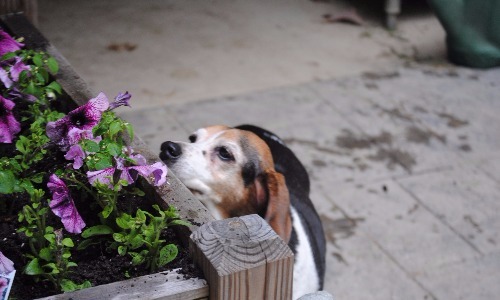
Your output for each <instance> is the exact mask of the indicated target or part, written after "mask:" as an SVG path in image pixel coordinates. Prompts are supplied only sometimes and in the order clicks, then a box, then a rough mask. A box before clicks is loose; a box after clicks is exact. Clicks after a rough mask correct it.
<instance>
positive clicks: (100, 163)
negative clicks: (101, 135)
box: [95, 154, 113, 170]
mask: <svg viewBox="0 0 500 300" xmlns="http://www.w3.org/2000/svg"><path fill="white" fill-rule="evenodd" d="M111 158H112V156H109V155H104V154H99V155H96V159H97V161H96V163H95V168H96V169H97V170H103V169H106V168H110V167H112V166H113V163H112V160H111Z"/></svg>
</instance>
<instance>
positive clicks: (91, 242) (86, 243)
mask: <svg viewBox="0 0 500 300" xmlns="http://www.w3.org/2000/svg"><path fill="white" fill-rule="evenodd" d="M97 244H99V241H96V240H93V239H88V240H83V241H82V242H80V243H79V244H78V247H76V250H78V251H80V250H84V249H87V247H89V246H91V245H97Z"/></svg>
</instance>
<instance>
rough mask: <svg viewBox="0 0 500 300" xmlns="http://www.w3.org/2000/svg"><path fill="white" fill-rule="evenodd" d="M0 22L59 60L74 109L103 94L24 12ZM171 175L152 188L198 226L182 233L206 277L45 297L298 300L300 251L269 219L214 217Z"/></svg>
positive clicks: (152, 278)
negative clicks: (295, 282)
mask: <svg viewBox="0 0 500 300" xmlns="http://www.w3.org/2000/svg"><path fill="white" fill-rule="evenodd" d="M0 22H1V26H2V27H3V28H5V29H7V30H8V31H10V33H12V34H13V35H14V36H16V37H24V38H25V41H24V43H25V45H26V48H30V49H35V50H42V51H45V52H47V53H49V54H50V55H52V56H53V57H54V58H55V59H56V60H57V61H58V63H59V72H58V74H57V76H56V77H55V79H56V80H57V82H58V83H59V84H60V85H61V87H62V88H63V90H64V92H65V93H66V94H67V95H68V97H69V98H70V99H71V100H72V101H73V102H74V103H72V104H69V105H68V107H73V108H74V107H76V106H79V105H82V104H85V103H86V102H87V101H88V100H89V99H91V98H93V97H94V96H95V95H96V93H93V92H92V91H90V90H89V88H88V86H87V85H86V83H85V82H84V81H83V80H82V78H80V77H79V76H78V74H77V73H76V72H75V71H74V70H73V69H72V67H71V66H70V64H69V63H68V62H67V60H66V59H65V58H64V57H63V56H62V55H61V54H60V53H59V52H58V51H57V49H56V48H55V47H54V46H53V45H52V44H51V43H50V42H49V41H47V40H46V39H45V38H44V37H43V36H42V35H41V33H40V32H39V31H38V30H37V29H36V28H34V27H33V25H32V24H31V23H30V22H29V21H28V20H27V19H26V18H25V17H24V16H23V15H22V14H10V15H3V16H0ZM130 145H131V146H132V148H134V150H135V151H136V152H137V153H140V154H142V155H143V156H144V157H145V158H146V159H147V161H148V163H154V162H157V161H159V160H160V159H159V158H158V156H157V154H156V152H152V151H150V150H149V149H148V148H147V146H146V144H145V143H144V142H143V141H142V140H141V139H140V138H139V137H135V139H134V141H133V142H131V144H130ZM167 180H168V183H169V184H166V185H163V186H161V187H155V186H154V185H152V184H151V182H150V181H148V182H146V184H144V186H145V187H144V189H145V192H146V194H147V195H148V196H149V197H154V198H155V199H156V200H157V202H158V204H159V205H160V206H162V207H163V208H166V207H167V206H170V205H173V206H175V207H176V208H177V209H178V211H179V214H180V217H181V218H182V219H185V220H189V221H190V222H191V223H192V224H193V225H192V226H190V227H189V228H188V227H181V226H179V227H178V232H177V234H178V237H179V239H180V240H181V243H183V244H184V246H189V248H190V251H191V253H192V255H193V259H194V261H195V262H196V263H197V265H198V266H199V267H200V268H201V270H202V271H203V274H204V276H205V279H202V278H191V279H183V278H182V277H183V276H179V275H178V274H177V273H176V272H175V270H172V271H170V272H162V273H156V274H152V275H146V276H142V277H137V278H133V279H129V280H125V281H121V282H115V283H110V284H106V285H100V286H96V287H91V288H88V289H84V290H80V291H76V292H72V293H64V294H59V295H55V296H51V297H47V298H43V299H73V300H77V299H204V298H210V299H291V296H292V295H291V293H292V273H293V253H292V252H291V250H290V249H289V248H288V246H287V245H286V244H285V243H284V242H283V241H282V240H281V239H280V238H279V237H278V236H277V235H276V233H275V232H274V231H273V230H272V229H271V228H270V226H269V225H268V224H267V223H266V222H265V221H264V220H263V219H262V218H260V217H259V216H257V215H251V216H245V217H242V218H234V219H227V220H222V221H214V219H213V217H212V216H211V215H210V213H209V212H208V211H207V210H206V208H205V207H204V206H203V205H202V204H201V203H200V202H199V201H198V200H196V199H195V198H194V197H193V195H192V194H191V193H190V192H189V190H188V189H187V188H186V187H185V186H184V185H183V184H182V183H181V182H180V181H179V180H178V179H177V178H176V177H175V176H174V175H173V174H172V173H171V172H169V173H168V178H167ZM209 287H210V288H209Z"/></svg>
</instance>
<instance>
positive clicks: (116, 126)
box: [109, 120, 122, 136]
mask: <svg viewBox="0 0 500 300" xmlns="http://www.w3.org/2000/svg"><path fill="white" fill-rule="evenodd" d="M121 127H122V126H121V122H120V121H119V120H115V121H113V122H112V123H111V124H110V125H109V134H110V135H111V136H115V135H116V134H117V133H118V132H120V131H121Z"/></svg>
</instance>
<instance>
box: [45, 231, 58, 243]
mask: <svg viewBox="0 0 500 300" xmlns="http://www.w3.org/2000/svg"><path fill="white" fill-rule="evenodd" d="M43 237H45V239H46V240H47V241H49V243H51V244H53V243H55V242H56V235H55V234H53V233H48V234H46V235H44V236H43Z"/></svg>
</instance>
